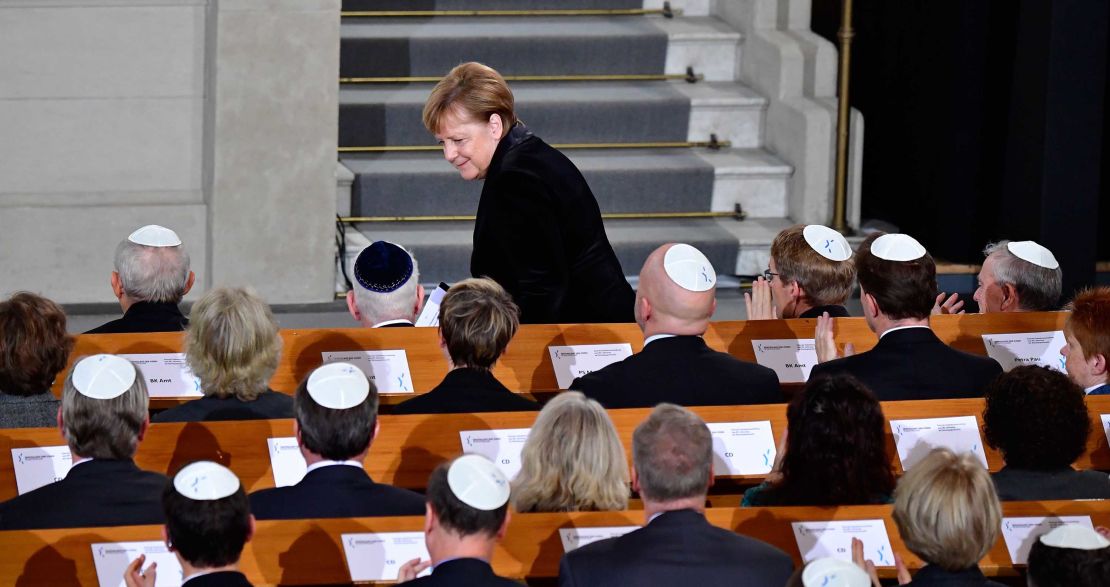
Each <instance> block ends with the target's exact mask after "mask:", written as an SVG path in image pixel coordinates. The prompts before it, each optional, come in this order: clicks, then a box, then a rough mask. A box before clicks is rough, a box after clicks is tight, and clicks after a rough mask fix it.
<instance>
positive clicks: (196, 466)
mask: <svg viewBox="0 0 1110 587" xmlns="http://www.w3.org/2000/svg"><path fill="white" fill-rule="evenodd" d="M173 488H174V489H176V490H177V492H178V493H180V494H181V495H184V496H185V497H188V498H189V499H195V500H198V501H212V500H216V499H223V498H225V497H228V496H229V495H231V494H233V493H235V492H236V491H238V490H239V478H238V477H236V476H235V473H232V472H231V470H230V469H228V468H227V467H225V466H223V465H221V464H219V463H213V462H212V461H197V462H195V463H191V464H189V465H186V466H185V468H184V469H181V470H180V471H178V472H177V475H176V476H174V478H173Z"/></svg>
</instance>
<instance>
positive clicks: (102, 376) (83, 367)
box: [73, 355, 135, 399]
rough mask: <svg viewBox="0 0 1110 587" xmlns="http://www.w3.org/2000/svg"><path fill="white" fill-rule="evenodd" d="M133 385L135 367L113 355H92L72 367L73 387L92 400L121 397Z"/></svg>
mask: <svg viewBox="0 0 1110 587" xmlns="http://www.w3.org/2000/svg"><path fill="white" fill-rule="evenodd" d="M134 383H135V365H132V364H131V361H128V360H127V359H125V358H123V357H117V356H115V355H93V356H91V357H85V358H84V359H81V360H80V361H79V362H78V363H77V364H76V365H74V366H73V387H74V388H75V389H77V391H78V392H79V393H80V394H81V395H83V396H85V397H89V398H92V399H112V398H114V397H119V396H121V395H123V393H124V392H126V391H127V390H128V389H131V386H132V385H133V384H134Z"/></svg>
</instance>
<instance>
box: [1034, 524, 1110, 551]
mask: <svg viewBox="0 0 1110 587" xmlns="http://www.w3.org/2000/svg"><path fill="white" fill-rule="evenodd" d="M1040 541H1041V544H1043V545H1045V546H1052V547H1055V548H1075V549H1078V550H1100V549H1103V548H1106V547H1107V546H1110V540H1107V539H1106V538H1103V536H1102V535H1101V534H1099V533H1098V532H1095V531H1094V530H1092V529H1091V528H1088V527H1086V526H1080V525H1079V524H1064V525H1063V526H1058V527H1056V528H1054V529H1053V530H1052V531H1051V532H1046V533H1045V534H1043V535H1041V538H1040Z"/></svg>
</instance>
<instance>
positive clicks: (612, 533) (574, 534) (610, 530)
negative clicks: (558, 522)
mask: <svg viewBox="0 0 1110 587" xmlns="http://www.w3.org/2000/svg"><path fill="white" fill-rule="evenodd" d="M639 529H640V527H639V526H599V527H597V528H559V539H560V540H562V541H563V552H570V551H572V550H574V549H576V548H580V547H582V546H586V545H587V544H593V543H594V542H597V541H598V540H605V539H607V538H616V537H617V536H624V535H625V534H628V533H629V532H631V531H633V530H639Z"/></svg>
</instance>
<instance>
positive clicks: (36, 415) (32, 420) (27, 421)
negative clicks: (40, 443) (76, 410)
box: [0, 389, 61, 428]
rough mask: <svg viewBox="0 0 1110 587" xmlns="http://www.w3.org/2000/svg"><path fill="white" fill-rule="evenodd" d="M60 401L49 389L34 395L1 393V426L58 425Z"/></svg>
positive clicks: (41, 426)
mask: <svg viewBox="0 0 1110 587" xmlns="http://www.w3.org/2000/svg"><path fill="white" fill-rule="evenodd" d="M60 403H61V402H59V401H58V398H56V397H54V394H53V393H50V390H49V389H48V390H46V391H44V392H42V393H36V394H34V395H9V394H7V393H0V428H50V427H52V426H57V425H58V405H59V404H60Z"/></svg>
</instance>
